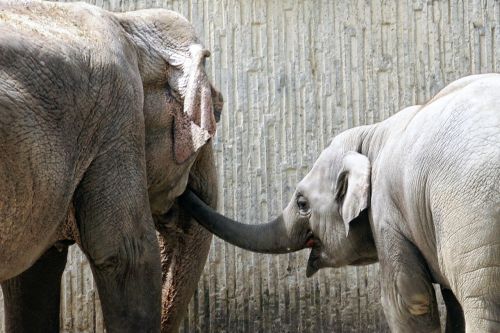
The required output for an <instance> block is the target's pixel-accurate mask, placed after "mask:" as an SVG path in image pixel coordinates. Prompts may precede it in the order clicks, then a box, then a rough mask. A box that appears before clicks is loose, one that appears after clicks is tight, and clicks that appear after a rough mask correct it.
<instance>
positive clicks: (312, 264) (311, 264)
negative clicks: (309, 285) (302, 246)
mask: <svg viewBox="0 0 500 333" xmlns="http://www.w3.org/2000/svg"><path fill="white" fill-rule="evenodd" d="M322 267H323V265H322V260H321V244H320V242H319V240H315V243H314V246H313V247H312V249H311V253H310V254H309V260H308V261H307V269H306V277H311V276H313V275H314V274H315V273H316V272H317V271H318V270H319V269H320V268H322Z"/></svg>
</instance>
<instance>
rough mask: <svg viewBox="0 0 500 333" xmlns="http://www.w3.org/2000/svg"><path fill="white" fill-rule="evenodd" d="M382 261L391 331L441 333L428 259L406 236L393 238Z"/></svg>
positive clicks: (385, 303) (383, 294) (383, 254)
mask: <svg viewBox="0 0 500 333" xmlns="http://www.w3.org/2000/svg"><path fill="white" fill-rule="evenodd" d="M388 243H389V244H387V245H386V246H384V251H382V253H381V254H382V255H381V258H380V266H381V274H382V275H381V278H382V304H383V307H384V313H385V316H386V318H387V321H388V322H389V326H390V328H391V332H415V333H417V332H440V331H441V329H440V323H439V312H438V307H437V302H436V296H435V292H434V288H433V286H432V283H431V279H430V274H429V272H428V269H427V265H426V264H425V261H424V259H423V258H422V256H421V255H420V253H419V251H418V249H416V248H415V247H414V246H413V244H411V243H410V242H408V241H407V240H406V239H405V238H404V237H398V236H395V237H392V239H391V240H390V241H389V242H388Z"/></svg>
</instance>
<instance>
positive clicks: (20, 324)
mask: <svg viewBox="0 0 500 333" xmlns="http://www.w3.org/2000/svg"><path fill="white" fill-rule="evenodd" d="M67 255H68V246H67V245H61V246H60V247H58V248H56V247H51V248H50V249H48V250H47V252H45V253H44V254H43V255H42V256H41V257H40V258H39V259H38V260H37V261H36V262H35V263H34V264H33V266H31V267H30V268H28V269H27V270H26V271H24V272H23V273H21V274H20V275H18V276H16V277H13V278H12V279H9V280H7V281H4V282H2V290H3V295H4V304H5V331H6V332H7V333H14V332H15V333H29V332H59V300H60V297H61V276H62V274H63V271H64V267H65V266H66V257H67Z"/></svg>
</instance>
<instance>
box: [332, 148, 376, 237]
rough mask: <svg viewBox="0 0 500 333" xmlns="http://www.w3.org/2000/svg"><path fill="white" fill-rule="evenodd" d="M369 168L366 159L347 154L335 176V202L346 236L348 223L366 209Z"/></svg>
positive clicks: (352, 153)
mask: <svg viewBox="0 0 500 333" xmlns="http://www.w3.org/2000/svg"><path fill="white" fill-rule="evenodd" d="M370 174H371V166H370V161H369V160H368V158H367V157H366V156H364V155H362V154H359V153H357V152H353V151H350V152H347V153H346V154H345V155H344V158H343V160H342V168H341V170H340V172H339V174H338V176H337V187H336V194H335V197H336V200H337V202H338V203H339V205H340V215H341V216H342V219H343V220H344V225H345V230H346V235H348V234H349V223H350V222H351V221H352V220H354V219H355V218H356V217H358V216H359V214H360V213H361V212H362V211H363V210H364V209H366V208H368V205H369V201H370V178H371V177H370Z"/></svg>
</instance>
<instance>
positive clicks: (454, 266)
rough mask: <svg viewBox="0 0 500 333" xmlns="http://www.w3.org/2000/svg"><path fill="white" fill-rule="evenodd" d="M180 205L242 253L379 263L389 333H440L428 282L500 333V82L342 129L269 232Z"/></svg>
mask: <svg viewBox="0 0 500 333" xmlns="http://www.w3.org/2000/svg"><path fill="white" fill-rule="evenodd" d="M182 200H183V203H184V205H185V206H187V207H189V208H190V209H191V211H192V215H193V216H194V217H195V218H196V219H198V220H200V221H203V222H202V223H203V224H204V226H205V227H206V228H207V229H209V230H210V231H211V232H213V233H214V234H216V235H217V236H219V237H221V238H223V239H224V240H227V241H228V242H230V243H232V244H234V245H236V246H239V247H242V248H245V249H248V250H251V251H256V252H265V253H285V252H292V251H297V250H300V249H303V248H306V247H311V248H312V250H311V254H310V257H309V262H308V264H307V275H308V276H310V275H312V274H313V273H314V272H316V271H317V270H318V269H319V268H323V267H340V266H344V265H360V264H367V263H372V262H375V261H377V260H378V261H379V262H380V270H381V275H382V276H381V281H382V282H381V288H382V304H383V307H384V311H385V315H386V318H387V320H388V322H389V326H390V328H391V330H392V331H393V332H439V331H440V323H439V315H438V308H437V305H436V298H435V294H434V289H433V287H432V283H439V284H440V285H441V288H443V289H444V290H446V293H444V294H445V297H447V296H450V295H451V292H450V290H451V291H452V292H453V294H454V295H455V296H456V299H458V302H459V303H460V305H461V307H462V309H463V316H464V317H463V318H464V319H465V329H466V331H467V332H500V75H498V74H486V75H475V76H469V77H465V78H462V79H460V80H458V81H455V82H453V83H452V84H450V85H449V86H447V87H446V88H444V89H443V90H441V91H440V92H439V93H438V94H437V95H436V96H435V97H434V98H433V99H431V100H430V101H429V102H428V103H427V104H425V105H422V106H413V107H409V108H406V109H404V110H403V111H401V112H399V113H397V114H395V115H394V116H392V117H390V118H389V119H387V120H385V121H383V122H380V123H377V124H374V125H369V126H361V127H357V128H353V129H350V130H347V131H345V132H343V133H341V134H340V135H338V136H337V137H335V138H334V139H333V141H332V143H331V144H330V146H329V147H328V148H326V149H325V150H324V151H323V152H322V153H321V155H320V157H319V158H318V160H317V161H316V163H315V164H314V166H313V168H312V170H311V171H310V172H309V173H308V174H307V175H306V176H305V178H304V179H303V180H302V181H301V182H300V183H299V184H298V186H297V189H296V191H295V193H294V195H293V197H292V199H291V201H290V203H289V204H288V206H287V207H286V208H285V209H284V211H283V213H282V214H281V215H280V216H279V217H278V218H276V219H275V220H273V221H271V222H269V223H267V224H260V225H244V224H240V223H237V222H234V221H232V220H229V219H227V218H224V217H222V216H220V215H218V214H217V213H215V212H213V211H210V210H209V209H208V208H207V207H206V206H205V205H204V204H203V203H202V202H200V201H199V200H198V199H197V198H196V196H195V195H194V194H193V193H191V192H186V193H185V194H184V196H183V198H182ZM208 222H209V223H208ZM451 298H453V299H454V296H453V295H451ZM450 303H453V302H450ZM447 305H448V304H447ZM457 307H458V309H457V308H455V309H454V310H457V311H456V312H457V313H458V315H459V317H461V313H460V312H461V310H460V307H459V306H458V304H457ZM452 311H453V309H452ZM450 317H452V316H450ZM451 319H452V320H451V321H453V319H454V318H451ZM448 324H450V321H449V322H448ZM457 325H458V326H460V318H458V323H457ZM448 329H451V327H450V326H448V328H447V330H448Z"/></svg>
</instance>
